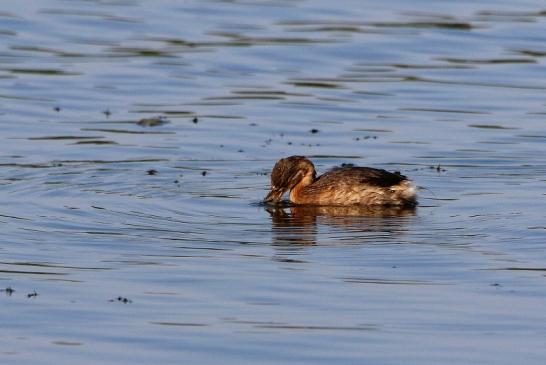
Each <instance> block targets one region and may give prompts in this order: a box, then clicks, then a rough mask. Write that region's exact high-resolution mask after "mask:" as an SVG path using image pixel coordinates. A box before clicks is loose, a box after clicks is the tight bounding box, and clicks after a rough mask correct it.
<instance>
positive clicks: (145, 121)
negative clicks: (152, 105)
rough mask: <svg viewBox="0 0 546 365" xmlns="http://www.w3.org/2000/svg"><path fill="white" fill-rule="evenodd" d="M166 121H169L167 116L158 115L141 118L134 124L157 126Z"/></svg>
mask: <svg viewBox="0 0 546 365" xmlns="http://www.w3.org/2000/svg"><path fill="white" fill-rule="evenodd" d="M167 123H169V121H168V120H167V118H165V117H163V116H160V117H152V118H142V119H141V120H139V121H138V122H137V123H136V124H138V125H139V126H142V127H157V126H158V125H163V124H167Z"/></svg>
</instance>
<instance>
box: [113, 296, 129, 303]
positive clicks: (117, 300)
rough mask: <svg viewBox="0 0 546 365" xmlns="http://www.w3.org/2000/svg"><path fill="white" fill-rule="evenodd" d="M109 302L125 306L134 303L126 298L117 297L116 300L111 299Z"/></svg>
mask: <svg viewBox="0 0 546 365" xmlns="http://www.w3.org/2000/svg"><path fill="white" fill-rule="evenodd" d="M109 302H120V303H123V304H128V303H132V302H133V301H132V300H131V299H128V298H125V297H121V296H120V297H117V298H115V299H110V300H109Z"/></svg>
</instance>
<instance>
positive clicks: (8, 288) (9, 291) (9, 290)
mask: <svg viewBox="0 0 546 365" xmlns="http://www.w3.org/2000/svg"><path fill="white" fill-rule="evenodd" d="M0 292H4V293H6V295H7V296H8V297H11V295H12V294H13V293H15V289H12V287H11V286H8V287H7V288H6V289H1V290H0Z"/></svg>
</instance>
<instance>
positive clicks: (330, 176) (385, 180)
mask: <svg viewBox="0 0 546 365" xmlns="http://www.w3.org/2000/svg"><path fill="white" fill-rule="evenodd" d="M404 180H407V178H406V177H405V176H404V175H401V174H400V173H393V172H389V171H386V170H383V169H374V168H371V167H335V168H333V169H332V170H330V171H328V172H326V173H324V174H323V175H321V176H320V177H319V178H318V180H317V181H315V183H314V184H313V185H315V186H316V187H317V188H320V187H327V186H340V185H370V186H380V187H389V186H393V185H396V184H398V183H400V182H402V181H404Z"/></svg>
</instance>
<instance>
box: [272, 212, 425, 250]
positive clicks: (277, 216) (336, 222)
mask: <svg viewBox="0 0 546 365" xmlns="http://www.w3.org/2000/svg"><path fill="white" fill-rule="evenodd" d="M266 211H267V212H268V213H269V214H270V215H271V220H272V231H273V244H274V245H276V246H293V245H314V244H316V243H317V234H318V227H319V226H320V225H324V226H329V227H332V228H337V229H340V230H342V231H344V232H349V233H350V234H351V237H352V240H353V241H358V242H360V243H363V242H364V241H365V240H370V238H371V237H370V234H371V233H374V232H375V233H388V234H391V235H395V234H400V233H402V232H403V226H404V224H405V223H406V222H407V219H405V217H411V216H414V215H415V212H416V208H415V207H399V206H393V207H369V206H361V205H348V206H319V205H290V204H289V203H283V204H277V205H272V206H266ZM372 237H373V236H372Z"/></svg>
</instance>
